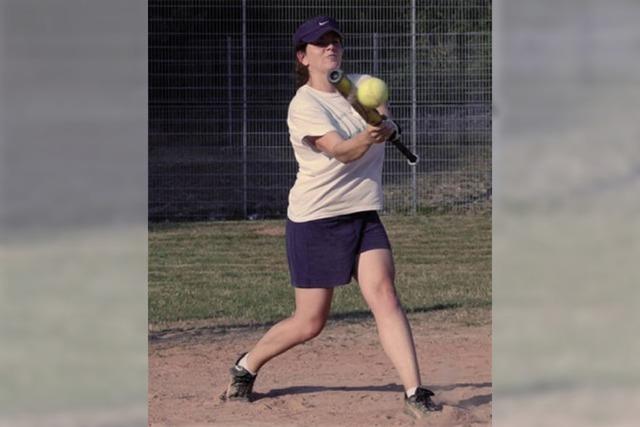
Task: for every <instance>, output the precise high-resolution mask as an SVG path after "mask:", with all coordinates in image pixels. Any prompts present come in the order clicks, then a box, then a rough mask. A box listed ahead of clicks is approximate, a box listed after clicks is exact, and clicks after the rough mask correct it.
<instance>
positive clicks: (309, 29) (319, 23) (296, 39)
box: [293, 16, 344, 47]
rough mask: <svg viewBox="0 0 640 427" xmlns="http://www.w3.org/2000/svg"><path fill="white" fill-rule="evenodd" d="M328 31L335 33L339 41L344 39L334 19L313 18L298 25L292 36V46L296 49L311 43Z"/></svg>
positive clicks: (324, 17)
mask: <svg viewBox="0 0 640 427" xmlns="http://www.w3.org/2000/svg"><path fill="white" fill-rule="evenodd" d="M330 31H333V32H335V33H337V34H338V35H339V36H340V39H344V36H343V35H342V32H341V31H340V27H339V26H338V23H337V22H336V20H335V19H333V18H331V17H330V16H316V17H313V18H311V19H308V20H307V21H305V22H303V23H302V24H300V26H299V27H298V29H297V30H296V33H295V34H294V35H293V44H294V46H296V47H298V46H300V45H303V44H307V43H313V42H315V41H318V40H319V39H320V37H322V36H324V35H325V34H327V33H328V32H330Z"/></svg>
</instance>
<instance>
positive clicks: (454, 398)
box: [149, 310, 492, 427]
mask: <svg viewBox="0 0 640 427" xmlns="http://www.w3.org/2000/svg"><path fill="white" fill-rule="evenodd" d="M468 313H469V312H468V311H467V312H465V314H461V313H460V312H458V311H455V310H448V311H443V312H432V313H420V314H412V315H410V316H409V320H410V322H411V325H412V329H413V334H414V339H415V341H416V347H417V350H418V357H419V361H420V366H421V369H422V379H423V381H424V382H425V383H426V384H427V385H428V386H429V387H430V388H431V389H432V390H433V391H434V392H435V393H436V399H435V400H437V401H439V402H442V403H443V404H444V405H445V406H444V410H443V411H442V412H441V413H435V414H433V415H430V416H429V418H428V419H421V420H414V419H413V418H411V417H410V416H409V415H406V414H404V413H403V405H402V403H403V402H402V397H403V394H402V392H403V388H402V386H401V384H400V382H399V378H398V376H397V375H396V372H395V370H394V369H393V367H392V365H391V363H390V361H389V360H388V358H387V357H386V355H385V353H384V352H383V350H382V347H381V345H380V343H379V341H378V335H377V331H376V328H375V323H374V322H373V320H370V319H365V320H360V321H335V322H329V323H328V324H327V326H326V328H325V330H324V331H323V332H322V334H321V335H320V336H318V337H317V338H315V339H314V340H311V341H309V342H307V343H305V344H302V345H300V346H298V347H295V348H293V349H291V350H290V351H288V352H287V353H285V354H283V355H281V356H279V357H277V358H275V359H273V360H271V361H270V362H269V363H268V364H267V365H265V366H263V368H262V369H261V370H260V373H259V376H258V379H257V380H256V384H255V387H254V392H255V399H254V401H253V402H252V403H245V402H222V401H220V399H219V395H220V394H221V393H222V391H223V390H224V389H225V387H226V385H227V383H228V370H229V368H230V366H231V365H232V363H233V362H234V361H235V358H236V357H237V355H238V354H239V353H240V352H242V351H243V350H246V349H249V348H250V347H251V346H252V345H253V344H254V343H255V342H256V341H257V340H258V339H259V338H260V337H261V335H262V334H263V333H264V332H265V331H266V328H257V329H255V328H254V329H246V328H245V329H236V330H233V329H228V330H224V331H221V330H219V329H214V328H206V327H201V326H200V327H195V328H190V329H189V328H187V329H183V330H175V329H174V330H165V331H162V332H152V333H151V334H150V340H149V424H150V425H152V426H164V425H171V426H175V425H183V426H185V425H189V426H198V425H199V426H206V425H220V426H273V427H275V426H278V427H284V426H348V427H353V426H404V425H409V426H422V425H429V426H433V425H435V426H485V425H491V402H492V391H491V324H490V322H491V313H490V311H488V310H478V311H477V312H475V314H473V315H472V318H473V320H472V321H469V314H468Z"/></svg>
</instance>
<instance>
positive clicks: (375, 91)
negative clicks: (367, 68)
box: [357, 77, 389, 108]
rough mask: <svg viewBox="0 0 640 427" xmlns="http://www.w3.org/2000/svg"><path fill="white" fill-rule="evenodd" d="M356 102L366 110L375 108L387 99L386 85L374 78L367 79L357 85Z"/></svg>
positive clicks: (387, 90)
mask: <svg viewBox="0 0 640 427" xmlns="http://www.w3.org/2000/svg"><path fill="white" fill-rule="evenodd" d="M357 95H358V102H360V104H362V106H363V107H366V108H376V107H378V106H380V105H381V104H384V103H385V102H387V100H388V99H389V89H388V88H387V84H386V83H385V82H384V81H382V80H380V79H379V78H376V77H369V78H368V79H366V80H364V81H363V82H362V83H360V85H358V92H357Z"/></svg>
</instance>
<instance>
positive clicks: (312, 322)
mask: <svg viewBox="0 0 640 427" xmlns="http://www.w3.org/2000/svg"><path fill="white" fill-rule="evenodd" d="M326 320H327V319H326V318H323V317H312V318H308V317H307V318H300V319H298V323H299V325H300V326H299V329H298V331H299V333H300V340H301V341H303V342H304V341H308V340H310V339H312V338H315V337H317V336H318V335H320V332H322V329H323V328H324V325H325V324H326Z"/></svg>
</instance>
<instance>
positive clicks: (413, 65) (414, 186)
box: [411, 0, 418, 215]
mask: <svg viewBox="0 0 640 427" xmlns="http://www.w3.org/2000/svg"><path fill="white" fill-rule="evenodd" d="M417 91H418V88H417V85H416V0H411V151H413V152H414V153H417V151H416V142H417V141H416V121H417V119H418V117H417ZM417 184H418V183H417V168H416V165H414V166H411V215H415V214H416V213H417V210H418V209H417V207H418V191H417V190H418V189H417Z"/></svg>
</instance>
